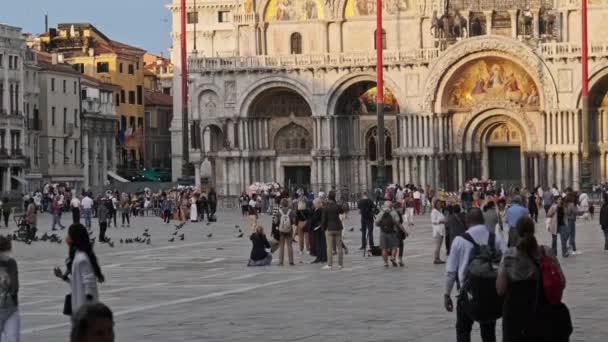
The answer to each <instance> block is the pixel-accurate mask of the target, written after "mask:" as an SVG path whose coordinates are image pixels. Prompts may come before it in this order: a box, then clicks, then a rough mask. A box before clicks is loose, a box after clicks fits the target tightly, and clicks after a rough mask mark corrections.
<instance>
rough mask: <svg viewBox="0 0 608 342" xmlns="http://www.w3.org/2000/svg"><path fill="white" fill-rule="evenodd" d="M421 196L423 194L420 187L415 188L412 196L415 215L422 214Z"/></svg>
mask: <svg viewBox="0 0 608 342" xmlns="http://www.w3.org/2000/svg"><path fill="white" fill-rule="evenodd" d="M421 197H422V195H421V194H420V191H419V190H418V188H416V189H414V194H413V195H412V198H413V199H414V215H420V206H421V202H420V200H421Z"/></svg>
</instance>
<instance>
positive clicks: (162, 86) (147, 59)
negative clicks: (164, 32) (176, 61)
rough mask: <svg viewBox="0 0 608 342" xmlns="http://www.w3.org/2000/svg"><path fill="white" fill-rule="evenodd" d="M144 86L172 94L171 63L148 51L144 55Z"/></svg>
mask: <svg viewBox="0 0 608 342" xmlns="http://www.w3.org/2000/svg"><path fill="white" fill-rule="evenodd" d="M144 63H145V65H144V79H145V84H144V88H145V89H148V90H154V91H160V92H162V93H163V94H166V95H173V63H171V61H170V60H169V59H167V58H164V57H162V56H156V55H153V54H150V53H146V54H145V55H144Z"/></svg>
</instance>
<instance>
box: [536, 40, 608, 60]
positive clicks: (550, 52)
mask: <svg viewBox="0 0 608 342" xmlns="http://www.w3.org/2000/svg"><path fill="white" fill-rule="evenodd" d="M588 53H589V57H606V56H608V41H606V42H591V43H589V48H588ZM540 54H541V55H542V56H543V57H544V58H545V59H560V58H565V59H570V58H572V59H574V58H581V54H582V48H581V44H580V43H570V42H565V43H544V44H541V45H540Z"/></svg>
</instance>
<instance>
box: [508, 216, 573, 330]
mask: <svg viewBox="0 0 608 342" xmlns="http://www.w3.org/2000/svg"><path fill="white" fill-rule="evenodd" d="M516 230H517V235H518V242H517V246H516V247H511V248H509V249H508V250H506V251H505V252H504V254H503V258H502V261H501V263H500V267H499V270H498V276H497V279H496V289H497V291H498V294H499V295H504V298H505V299H504V305H503V315H502V333H503V339H502V341H503V342H566V341H568V336H569V335H570V333H569V332H566V333H564V331H562V329H563V328H564V327H565V328H566V330H568V327H567V325H568V323H570V332H571V327H572V325H571V322H559V321H558V320H556V319H555V317H551V316H550V315H548V314H547V310H545V309H546V308H547V306H548V304H549V303H548V302H547V299H546V297H545V293H544V289H543V285H541V284H542V279H541V278H542V277H543V276H546V275H543V273H542V271H541V266H540V265H541V264H543V262H544V260H543V259H545V256H547V257H548V258H549V261H550V262H551V263H552V264H553V265H554V266H555V269H556V270H557V271H558V277H559V279H560V280H561V284H560V289H559V290H560V291H562V292H563V290H564V288H565V287H566V278H565V277H564V273H563V272H562V269H561V267H560V265H559V261H558V260H557V258H555V257H554V255H555V254H554V252H553V251H552V250H551V249H550V248H549V247H547V246H539V245H538V242H537V241H536V238H535V237H534V221H533V220H532V219H531V218H528V217H526V218H522V219H521V220H519V222H518V223H517V227H516ZM539 283H540V284H539ZM531 303H532V304H531ZM547 328H548V329H547Z"/></svg>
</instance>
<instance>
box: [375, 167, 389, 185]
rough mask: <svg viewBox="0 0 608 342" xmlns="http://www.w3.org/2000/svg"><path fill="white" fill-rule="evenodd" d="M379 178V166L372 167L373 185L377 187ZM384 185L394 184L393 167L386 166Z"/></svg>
mask: <svg viewBox="0 0 608 342" xmlns="http://www.w3.org/2000/svg"><path fill="white" fill-rule="evenodd" d="M377 178H378V166H376V165H372V185H373V186H374V188H375V187H376V180H377ZM384 184H385V185H386V184H393V166H392V165H385V166H384Z"/></svg>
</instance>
